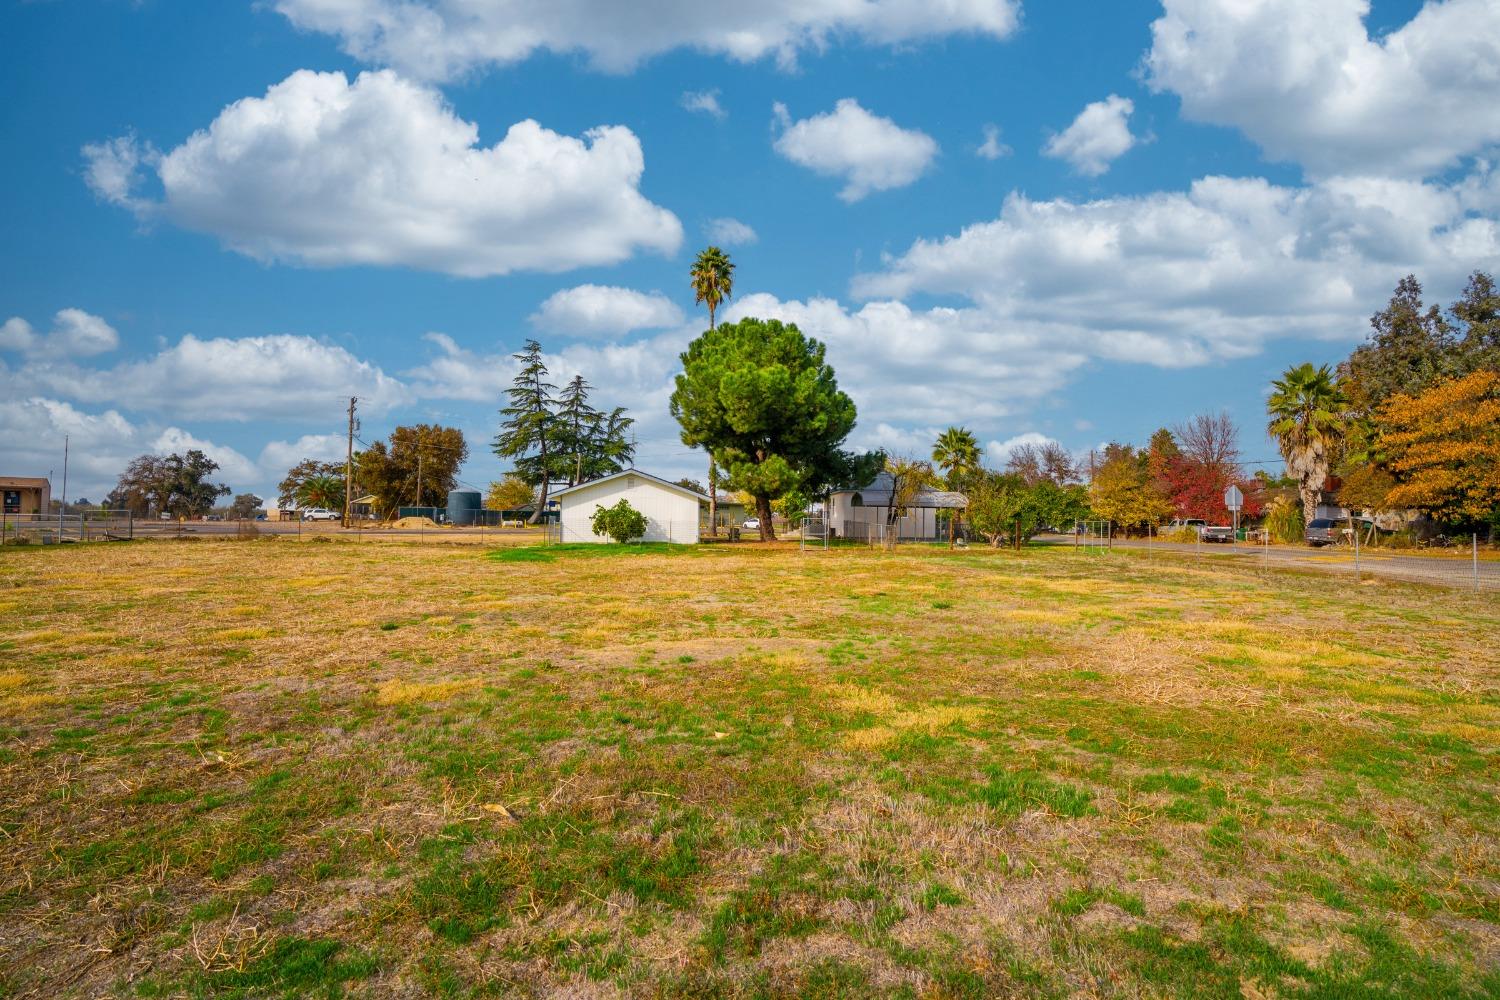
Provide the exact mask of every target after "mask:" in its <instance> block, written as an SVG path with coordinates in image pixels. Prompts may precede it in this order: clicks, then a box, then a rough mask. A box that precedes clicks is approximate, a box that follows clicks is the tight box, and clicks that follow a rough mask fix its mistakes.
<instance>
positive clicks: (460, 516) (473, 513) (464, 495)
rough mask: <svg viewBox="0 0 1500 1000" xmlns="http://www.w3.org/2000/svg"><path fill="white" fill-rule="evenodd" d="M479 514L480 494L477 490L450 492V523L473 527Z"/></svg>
mask: <svg viewBox="0 0 1500 1000" xmlns="http://www.w3.org/2000/svg"><path fill="white" fill-rule="evenodd" d="M478 512H479V493H478V491H476V490H450V491H449V492H448V523H449V524H457V525H460V526H464V525H471V524H473V523H474V522H475V520H476V519H477V517H478Z"/></svg>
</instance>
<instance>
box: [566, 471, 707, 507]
mask: <svg viewBox="0 0 1500 1000" xmlns="http://www.w3.org/2000/svg"><path fill="white" fill-rule="evenodd" d="M621 476H640V477H641V478H642V479H644V480H646V481H647V482H649V483H650V484H651V485H652V486H659V487H661V488H662V489H667V490H672V491H673V492H674V493H681V494H683V495H684V496H690V497H692V498H693V499H695V500H697V501H699V502H700V503H708V497H707V496H706V495H704V494H702V493H699V492H698V491H697V490H690V489H688V488H687V487H686V486H682V485H680V484H678V483H673V482H669V481H667V480H665V479H663V478H661V477H660V476H653V475H652V474H651V473H649V472H642V471H641V470H640V469H621V470H620V471H619V472H613V473H610V474H609V475H607V476H600V477H599V478H598V479H590V480H589V481H588V482H586V483H579V484H578V485H576V486H567V487H564V488H563V489H560V490H558V491H557V492H555V493H551V494H549V495H548V497H547V499H549V500H556V499H557V498H558V497H562V496H567V495H568V494H569V493H577V492H578V491H580V490H586V489H589V488H590V487H593V486H598V485H600V484H601V483H607V482H609V481H610V480H612V479H619V478H620V477H621Z"/></svg>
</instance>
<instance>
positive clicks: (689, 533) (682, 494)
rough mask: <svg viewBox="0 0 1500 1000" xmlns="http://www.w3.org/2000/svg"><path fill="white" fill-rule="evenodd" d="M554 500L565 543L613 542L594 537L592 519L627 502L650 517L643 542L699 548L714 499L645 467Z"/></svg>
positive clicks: (556, 495)
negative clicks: (700, 527) (706, 513)
mask: <svg viewBox="0 0 1500 1000" xmlns="http://www.w3.org/2000/svg"><path fill="white" fill-rule="evenodd" d="M548 499H549V500H551V501H553V502H555V503H556V504H557V508H558V528H559V533H560V536H561V540H562V541H564V542H608V541H609V539H608V538H605V537H604V536H602V535H596V534H594V528H593V525H592V524H591V523H590V519H591V518H592V517H593V516H594V511H595V510H598V509H599V508H600V507H613V506H614V505H615V504H617V503H619V502H620V501H621V500H625V501H628V502H629V503H630V506H632V507H634V508H635V509H636V510H638V511H640V512H641V513H642V514H644V515H646V534H645V536H644V538H643V539H642V540H643V541H647V542H675V543H678V544H683V545H695V544H697V542H698V525H699V519H700V513H699V512H700V511H701V510H702V509H703V508H706V507H707V506H708V497H706V496H704V495H703V494H702V493H699V492H697V491H696V490H690V489H688V488H687V487H685V486H678V485H677V484H676V483H670V482H668V481H667V480H665V479H660V478H658V477H656V476H653V475H650V474H648V473H645V472H641V471H640V470H639V469H626V470H624V471H623V472H616V473H614V474H613V475H609V476H604V477H603V478H602V479H591V480H589V481H588V482H586V483H579V484H578V485H577V486H569V487H567V488H566V489H561V490H558V491H557V492H556V493H553V494H551V495H550V496H549V497H548Z"/></svg>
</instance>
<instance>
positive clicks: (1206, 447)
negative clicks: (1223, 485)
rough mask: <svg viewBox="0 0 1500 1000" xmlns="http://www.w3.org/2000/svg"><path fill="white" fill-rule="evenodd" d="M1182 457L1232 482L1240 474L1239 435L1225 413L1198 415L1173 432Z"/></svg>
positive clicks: (1225, 411)
mask: <svg viewBox="0 0 1500 1000" xmlns="http://www.w3.org/2000/svg"><path fill="white" fill-rule="evenodd" d="M1173 434H1174V436H1175V437H1176V438H1177V446H1178V448H1180V449H1181V450H1182V454H1183V457H1184V458H1186V459H1187V460H1188V461H1190V462H1192V463H1194V464H1195V465H1197V466H1198V467H1200V468H1202V469H1206V470H1210V471H1212V472H1213V473H1214V474H1215V475H1216V476H1218V477H1219V478H1221V479H1223V480H1224V481H1225V482H1232V481H1233V480H1234V479H1236V478H1237V477H1238V476H1239V471H1240V431H1239V428H1238V427H1236V426H1235V425H1234V420H1233V418H1231V417H1230V416H1229V411H1227V410H1220V411H1219V412H1218V413H1200V414H1198V415H1197V416H1195V417H1193V418H1192V419H1191V420H1189V421H1187V422H1186V423H1183V424H1178V425H1177V427H1176V428H1174V429H1173Z"/></svg>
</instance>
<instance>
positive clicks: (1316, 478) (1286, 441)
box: [1266, 364, 1349, 523]
mask: <svg viewBox="0 0 1500 1000" xmlns="http://www.w3.org/2000/svg"><path fill="white" fill-rule="evenodd" d="M1271 390H1272V391H1271V395H1270V397H1269V398H1268V399H1267V400H1266V414H1267V415H1268V416H1269V417H1270V418H1271V419H1270V422H1269V423H1268V424H1267V425H1266V433H1268V434H1270V436H1271V437H1273V438H1275V439H1276V442H1277V444H1279V445H1280V446H1281V455H1282V457H1283V458H1285V459H1286V469H1287V472H1288V473H1290V474H1291V475H1292V476H1294V477H1295V478H1296V480H1297V492H1298V493H1299V494H1301V496H1302V519H1303V522H1304V523H1306V522H1307V521H1311V520H1312V519H1313V517H1315V516H1316V515H1317V512H1318V501H1319V500H1321V499H1322V497H1323V481H1324V480H1326V479H1327V478H1328V470H1329V468H1330V467H1331V465H1332V464H1333V456H1334V454H1335V452H1337V450H1338V448H1339V445H1340V443H1341V442H1342V441H1343V437H1344V432H1345V426H1346V425H1345V419H1344V411H1345V409H1346V408H1347V407H1348V405H1349V403H1348V400H1347V399H1345V398H1344V394H1343V392H1342V391H1340V389H1339V387H1338V384H1337V383H1336V382H1335V381H1334V379H1333V373H1332V372H1330V371H1329V370H1328V366H1327V365H1322V366H1321V367H1318V368H1314V367H1313V366H1312V365H1311V364H1304V365H1299V366H1297V367H1296V368H1288V369H1287V370H1286V373H1285V374H1283V375H1282V376H1281V378H1279V379H1277V380H1276V381H1274V382H1272V383H1271Z"/></svg>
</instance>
